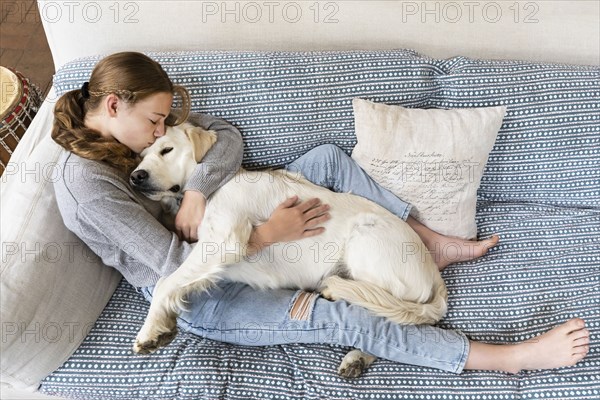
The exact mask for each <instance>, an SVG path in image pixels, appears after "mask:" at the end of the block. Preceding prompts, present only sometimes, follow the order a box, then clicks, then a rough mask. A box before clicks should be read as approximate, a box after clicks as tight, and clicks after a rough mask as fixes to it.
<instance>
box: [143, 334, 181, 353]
mask: <svg viewBox="0 0 600 400" xmlns="http://www.w3.org/2000/svg"><path fill="white" fill-rule="evenodd" d="M175 336H177V329H174V330H172V331H170V332H165V333H162V334H160V335H158V336H157V337H156V338H155V339H149V340H140V339H136V340H135V343H134V344H133V352H134V353H136V354H150V353H154V352H155V351H156V350H158V349H159V348H161V347H164V346H167V345H168V344H169V343H171V342H172V341H173V339H175Z"/></svg>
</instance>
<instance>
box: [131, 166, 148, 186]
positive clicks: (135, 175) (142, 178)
mask: <svg viewBox="0 0 600 400" xmlns="http://www.w3.org/2000/svg"><path fill="white" fill-rule="evenodd" d="M130 179H131V182H132V183H133V184H134V185H138V186H139V185H142V184H143V183H144V182H146V180H147V179H148V172H146V170H144V169H139V170H137V171H133V172H132V173H131V175H130Z"/></svg>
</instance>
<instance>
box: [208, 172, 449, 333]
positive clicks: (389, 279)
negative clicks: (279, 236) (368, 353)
mask: <svg viewBox="0 0 600 400" xmlns="http://www.w3.org/2000/svg"><path fill="white" fill-rule="evenodd" d="M293 195H297V196H298V197H299V198H300V199H301V200H307V199H309V198H314V197H318V198H319V199H321V201H322V202H323V203H326V204H329V205H330V207H331V209H330V214H331V219H330V220H328V221H327V222H326V223H325V224H324V225H323V226H324V228H325V232H324V233H322V234H320V235H318V236H315V237H310V238H306V239H302V240H298V241H295V242H285V243H275V244H273V245H271V246H269V247H266V248H264V249H263V250H262V251H260V252H259V253H257V254H254V255H252V256H249V257H245V258H242V256H243V255H244V254H245V251H244V248H243V247H244V246H245V245H246V243H247V238H243V237H239V238H238V239H239V242H237V243H235V241H233V242H232V240H231V238H230V239H227V240H221V239H222V238H223V237H228V235H231V233H232V232H233V234H234V236H235V235H236V232H242V231H243V232H246V233H247V234H248V235H249V233H248V232H250V231H251V228H252V226H257V225H259V224H261V223H263V222H265V221H267V220H268V218H269V216H270V215H271V213H272V212H273V210H275V208H276V207H277V206H278V205H279V204H281V203H282V202H283V201H284V200H285V199H286V198H289V197H291V196H293ZM199 237H200V238H201V239H200V240H201V241H202V242H203V243H207V242H211V241H212V242H214V243H222V244H221V246H220V248H217V249H213V252H214V251H218V252H219V254H220V256H221V259H222V260H225V259H226V258H227V257H226V256H227V254H229V255H231V254H234V253H237V255H238V256H237V257H238V258H237V259H235V260H233V261H234V265H229V266H227V267H226V268H224V269H223V274H222V277H223V278H224V279H228V280H233V281H239V282H245V283H248V284H250V285H252V286H254V287H256V288H259V289H268V288H270V289H274V288H299V289H309V290H312V289H318V288H319V287H321V286H322V284H323V281H324V279H325V278H327V277H328V276H331V275H341V276H342V277H343V278H347V279H349V281H347V280H346V279H344V280H343V281H342V280H334V279H329V280H327V281H326V282H325V284H326V285H327V286H330V290H329V293H330V296H332V297H335V298H343V299H345V300H348V301H351V302H353V303H360V305H362V306H365V307H367V308H371V309H372V310H374V311H375V309H374V308H377V309H378V310H381V309H382V308H386V307H387V308H389V307H392V308H395V309H396V313H397V311H398V310H397V309H398V307H404V306H405V305H406V304H409V303H410V305H411V307H412V308H411V310H412V309H413V308H414V312H413V311H410V310H409V311H407V312H408V313H409V314H410V313H413V314H414V313H421V314H423V304H434V303H435V304H434V305H433V306H431V307H429V308H432V310H429V311H427V312H424V314H426V316H423V317H422V318H421V317H416V319H415V318H413V317H411V318H408V319H407V317H406V315H405V314H406V313H404V314H402V316H398V317H396V318H393V317H391V316H390V315H387V316H388V317H389V318H391V319H394V320H396V321H397V322H403V323H431V322H435V321H437V320H439V319H440V318H441V317H442V316H443V315H444V314H445V311H446V299H445V298H446V292H445V286H444V283H443V280H442V279H441V276H440V275H439V272H438V270H437V266H436V265H435V263H434V261H433V259H432V258H431V256H430V254H429V253H428V251H427V249H426V248H425V245H424V244H423V242H422V241H421V239H420V238H419V237H418V235H417V234H416V233H415V232H414V231H413V230H412V229H411V228H410V227H409V226H408V224H406V222H404V221H402V220H401V219H399V218H397V217H396V216H395V215H393V214H392V213H390V212H389V211H387V210H385V209H384V208H383V207H380V206H379V205H377V204H375V203H373V202H371V201H369V200H367V199H364V198H361V197H358V196H354V195H351V194H343V193H334V192H331V191H330V190H328V189H325V188H322V187H319V186H316V185H313V184H312V183H310V182H308V181H307V180H306V179H304V178H302V177H300V176H298V175H295V174H291V173H288V172H285V171H269V172H264V171H262V172H261V171H245V170H241V171H240V172H239V173H238V174H237V175H236V176H235V177H234V178H233V179H232V180H231V181H230V182H228V183H227V184H226V185H224V186H223V187H222V188H221V189H219V190H218V191H217V192H215V193H214V194H213V195H212V197H211V198H210V200H209V204H208V205H207V208H206V213H205V219H204V221H203V223H202V228H201V230H200V232H199ZM229 237H230V236H229ZM219 238H221V239H219ZM219 240H221V242H219ZM238 250H240V252H238ZM229 261H232V259H231V258H230V259H229ZM227 263H228V264H229V263H230V262H227ZM349 285H350V286H352V287H353V291H350V290H349V287H350V286H349ZM336 288H337V289H336ZM374 288H379V293H377V290H374ZM361 292H363V295H364V293H366V292H369V293H370V295H369V296H371V297H373V296H375V299H365V298H362V299H361V298H360V297H361V294H360V293H361ZM351 293H352V294H351ZM363 297H364V296H363ZM388 298H395V299H397V301H396V302H395V303H394V304H391V303H390V302H389V300H386V299H388ZM398 301H400V302H401V303H402V304H400V303H399V302H398ZM376 302H379V303H381V304H378V305H376V304H374V303H376ZM382 302H383V303H382ZM370 304H371V306H369V305H370ZM378 313H380V314H381V312H378Z"/></svg>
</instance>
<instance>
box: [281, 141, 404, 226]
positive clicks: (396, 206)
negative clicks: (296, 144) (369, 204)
mask: <svg viewBox="0 0 600 400" xmlns="http://www.w3.org/2000/svg"><path fill="white" fill-rule="evenodd" d="M285 169H287V170H288V171H292V172H300V173H302V175H304V177H305V178H306V179H308V180H309V181H311V182H312V183H314V184H316V185H319V186H323V187H326V188H328V189H331V190H333V191H334V192H338V193H352V194H355V195H357V196H361V197H365V198H367V199H369V200H371V201H373V202H375V203H377V204H379V205H380V206H382V207H383V208H386V209H387V210H388V211H391V212H392V213H394V214H396V215H397V216H398V217H400V218H402V219H403V220H405V221H406V219H407V218H408V215H409V214H410V209H411V207H412V206H411V205H410V204H407V203H405V202H404V201H402V200H400V199H399V198H398V197H396V195H395V194H393V193H392V192H390V191H389V190H387V189H385V188H383V187H381V186H379V184H377V183H376V182H375V181H374V180H373V179H372V178H371V177H370V176H369V175H368V174H367V173H366V172H365V171H364V170H363V169H362V168H361V167H360V166H359V165H358V164H357V163H356V161H354V160H353V159H352V158H351V157H350V156H348V155H347V154H346V153H345V152H344V151H343V150H342V149H340V148H339V147H337V146H335V145H333V144H324V145H322V146H318V147H315V148H314V149H312V150H310V151H308V152H307V153H306V154H304V155H303V156H301V157H299V158H298V159H297V160H296V161H294V162H292V163H291V164H289V165H287V166H286V167H285Z"/></svg>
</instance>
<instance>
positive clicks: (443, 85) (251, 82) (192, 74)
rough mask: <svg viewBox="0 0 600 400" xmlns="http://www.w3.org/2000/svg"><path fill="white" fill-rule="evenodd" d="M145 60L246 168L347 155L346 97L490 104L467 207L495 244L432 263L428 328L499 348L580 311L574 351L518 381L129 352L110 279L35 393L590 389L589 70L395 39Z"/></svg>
mask: <svg viewBox="0 0 600 400" xmlns="http://www.w3.org/2000/svg"><path fill="white" fill-rule="evenodd" d="M154 56H155V58H156V59H157V60H159V61H160V62H161V63H162V64H163V65H165V68H166V69H167V71H168V72H169V74H170V75H171V76H172V77H173V79H174V80H175V81H176V82H178V83H181V84H184V85H185V86H186V87H188V88H189V89H190V90H191V91H192V95H193V101H194V104H193V105H194V109H195V111H203V112H210V113H212V114H215V115H219V116H221V117H223V118H225V119H227V120H229V121H231V122H233V123H234V124H236V125H237V126H238V127H240V129H241V131H242V133H243V135H244V140H245V142H246V154H245V157H246V165H247V166H249V167H256V168H258V167H264V166H278V165H282V164H285V163H287V162H289V161H290V160H292V159H293V158H295V157H296V156H297V155H299V154H301V153H303V152H304V151H306V150H307V149H309V148H310V147H312V146H315V145H317V144H321V143H336V144H338V145H340V146H342V147H343V148H345V149H346V150H348V151H350V150H351V149H352V147H353V145H354V144H355V138H354V136H353V124H352V107H351V103H350V100H351V98H353V97H363V98H367V99H370V100H373V101H379V102H385V103H388V104H401V105H405V106H411V107H446V108H451V107H478V106H485V105H496V104H506V105H508V106H509V113H508V115H507V118H506V120H505V123H504V125H503V127H502V130H501V132H500V135H499V138H498V141H497V142H496V146H495V147H494V150H493V151H492V154H491V156H490V161H489V163H488V166H487V168H486V172H485V174H484V179H483V182H482V186H481V189H480V193H479V196H480V201H479V202H478V209H477V226H478V230H479V236H480V237H487V236H489V235H491V234H494V233H496V234H499V235H500V236H501V243H500V244H499V245H498V246H497V247H495V248H493V249H491V250H490V252H489V253H488V254H487V255H486V256H485V257H482V258H480V259H478V260H474V261H471V262H466V263H460V264H454V265H452V266H450V267H448V268H446V269H445V270H444V272H443V276H444V279H445V280H446V282H447V286H448V290H449V311H448V315H447V316H446V318H445V319H444V320H443V321H441V322H440V324H439V325H440V326H441V327H444V328H452V329H459V330H462V331H463V332H465V333H466V334H467V335H468V336H469V337H470V338H472V339H475V340H480V341H486V342H491V343H516V342H519V341H522V340H526V339H529V338H532V337H534V336H536V335H538V334H540V333H542V332H544V331H547V330H548V329H550V328H552V327H553V326H555V325H557V324H560V323H562V322H564V321H566V320H568V319H570V318H572V317H581V318H584V319H585V320H586V323H587V326H588V328H589V329H590V332H591V337H592V346H591V350H590V353H589V355H588V356H587V357H586V358H585V359H584V360H583V361H582V362H580V363H578V364H577V365H576V366H574V367H567V368H561V369H556V370H552V371H526V372H522V373H520V374H518V375H507V374H503V373H499V372H495V371H486V372H474V371H466V372H463V373H462V374H461V375H453V374H449V373H445V372H441V371H437V370H433V369H428V368H421V367H414V366H410V365H402V364H398V363H394V362H390V361H386V360H378V361H376V362H375V363H374V364H373V365H372V366H371V367H370V368H369V369H368V371H367V372H366V373H365V374H364V375H363V376H362V377H360V378H358V379H354V380H345V379H342V378H339V377H338V376H337V374H336V369H337V366H338V364H339V362H340V360H341V359H342V357H343V356H344V355H345V353H346V351H347V349H345V348H342V347H338V346H330V345H283V346H270V347H242V346H231V345H228V344H223V343H218V342H214V341H210V340H207V339H203V338H200V337H195V336H193V335H190V334H179V335H178V337H177V338H176V339H175V341H174V342H173V343H171V344H170V345H169V346H168V347H166V348H164V349H161V350H160V351H159V352H157V353H156V354H153V355H150V356H136V355H134V354H132V352H131V346H132V343H133V340H134V338H135V335H136V333H137V331H138V329H139V328H140V327H141V325H142V321H143V320H144V318H145V316H146V313H147V310H148V304H147V303H146V302H145V300H144V299H143V296H142V295H141V294H140V293H138V292H136V290H135V289H134V288H132V287H131V286H130V285H129V284H127V283H126V282H122V283H121V285H120V286H119V288H118V289H117V291H116V292H115V294H114V296H113V298H112V300H111V301H110V303H109V304H108V305H107V307H106V309H105V310H104V312H103V313H102V315H101V316H100V318H99V319H98V321H97V323H96V325H95V326H94V327H93V329H92V330H91V332H90V334H89V335H88V336H87V338H86V339H85V341H84V342H83V344H82V345H81V346H80V348H79V349H78V350H77V352H76V353H75V354H74V355H73V356H72V357H71V358H70V359H69V360H68V361H67V362H66V363H65V364H64V365H63V366H62V367H61V368H59V369H58V370H57V371H55V372H54V373H53V374H52V375H50V376H49V377H48V378H46V380H45V381H44V382H43V385H42V388H41V390H42V391H43V392H45V393H48V394H54V395H59V396H64V397H67V398H74V399H99V400H100V399H101V400H110V399H224V398H227V399H249V398H251V399H349V398H352V399H423V400H429V399H430V400H446V399H451V400H454V399H456V400H459V399H460V400H470V399H481V400H494V399H502V400H509V399H515V400H516V399H532V400H534V399H536V400H537V399H597V398H600V346H599V345H598V340H596V338H597V337H598V335H600V312H599V311H598V310H600V239H599V237H600V207H599V204H600V202H599V200H600V196H599V195H598V190H599V186H600V179H598V177H599V175H598V174H599V170H600V168H598V167H599V166H600V164H599V159H600V155H599V154H598V140H599V136H600V135H599V125H600V123H599V121H598V119H597V118H598V104H599V103H600V101H599V99H600V96H599V95H598V87H599V82H600V79H599V78H598V71H599V69H598V68H589V67H570V66H557V65H542V64H533V63H522V62H504V61H502V62H500V61H493V62H492V61H477V60H469V59H465V58H454V59H450V60H432V59H429V58H426V57H421V56H419V55H418V54H416V53H414V52H410V51H396V52H331V53H225V52H223V53H181V54H157V55H154ZM96 60H97V59H88V60H79V61H75V62H74V63H72V64H70V65H68V66H67V67H65V68H64V69H63V70H61V71H59V72H58V74H57V76H56V78H55V82H56V83H57V84H58V85H59V87H60V88H61V89H63V90H70V89H74V88H78V87H79V86H80V85H81V83H82V82H83V81H85V80H87V77H88V76H89V72H90V70H91V68H92V66H93V64H94V63H95V61H96ZM569 93H570V95H569ZM536 165H539V167H535V166H536ZM536 168H537V169H536ZM447 250H448V251H452V250H453V249H447ZM429 339H431V338H429Z"/></svg>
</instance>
